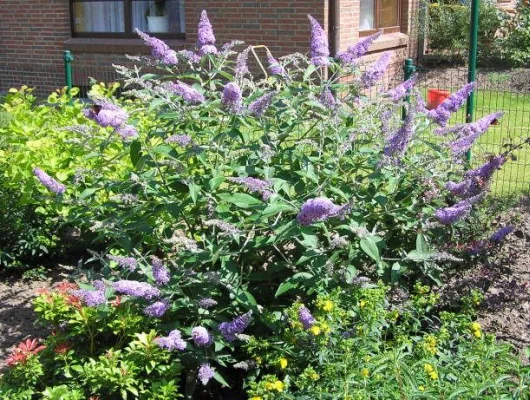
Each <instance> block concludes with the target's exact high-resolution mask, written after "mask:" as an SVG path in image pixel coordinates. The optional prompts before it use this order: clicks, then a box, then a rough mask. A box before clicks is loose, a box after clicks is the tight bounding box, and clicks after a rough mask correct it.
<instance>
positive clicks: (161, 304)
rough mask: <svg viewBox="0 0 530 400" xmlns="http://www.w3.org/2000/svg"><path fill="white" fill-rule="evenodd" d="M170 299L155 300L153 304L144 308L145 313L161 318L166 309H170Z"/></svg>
mask: <svg viewBox="0 0 530 400" xmlns="http://www.w3.org/2000/svg"><path fill="white" fill-rule="evenodd" d="M169 306H170V304H169V301H167V300H159V301H155V302H154V303H153V304H150V305H148V306H147V307H145V308H144V314H145V315H147V316H148V317H153V318H160V317H162V316H163V315H164V314H165V313H166V311H167V310H168V309H169Z"/></svg>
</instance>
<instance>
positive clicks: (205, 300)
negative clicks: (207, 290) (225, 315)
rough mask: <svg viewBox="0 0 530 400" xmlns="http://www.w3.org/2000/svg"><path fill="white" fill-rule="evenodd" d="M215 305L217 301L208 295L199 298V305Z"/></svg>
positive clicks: (207, 306)
mask: <svg viewBox="0 0 530 400" xmlns="http://www.w3.org/2000/svg"><path fill="white" fill-rule="evenodd" d="M216 305H217V301H215V300H214V299H212V298H210V297H206V298H203V299H200V300H199V307H201V308H204V309H208V308H212V307H215V306H216Z"/></svg>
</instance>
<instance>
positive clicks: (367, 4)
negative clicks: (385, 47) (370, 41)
mask: <svg viewBox="0 0 530 400" xmlns="http://www.w3.org/2000/svg"><path fill="white" fill-rule="evenodd" d="M360 1H361V10H360V17H359V31H360V35H361V36H367V35H370V34H372V33H375V32H376V31H378V30H382V31H383V33H391V32H399V0H360Z"/></svg>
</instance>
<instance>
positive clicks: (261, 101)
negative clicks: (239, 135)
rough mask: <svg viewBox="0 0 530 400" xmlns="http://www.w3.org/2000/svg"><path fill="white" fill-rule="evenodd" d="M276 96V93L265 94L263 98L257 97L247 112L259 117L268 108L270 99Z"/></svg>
mask: <svg viewBox="0 0 530 400" xmlns="http://www.w3.org/2000/svg"><path fill="white" fill-rule="evenodd" d="M275 95H276V92H270V93H267V94H264V95H263V96H261V97H259V98H258V99H256V100H254V101H253V102H252V103H250V104H249V106H248V111H249V112H250V113H251V114H252V115H254V116H256V117H261V116H262V115H263V114H264V113H265V111H266V110H267V108H268V107H269V106H270V104H271V101H272V98H273V97H274V96H275Z"/></svg>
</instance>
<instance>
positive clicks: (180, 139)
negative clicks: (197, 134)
mask: <svg viewBox="0 0 530 400" xmlns="http://www.w3.org/2000/svg"><path fill="white" fill-rule="evenodd" d="M165 142H166V143H176V144H178V145H179V146H182V147H186V146H188V145H189V144H191V136H190V135H173V136H170V137H168V138H167V139H166V140H165Z"/></svg>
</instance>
